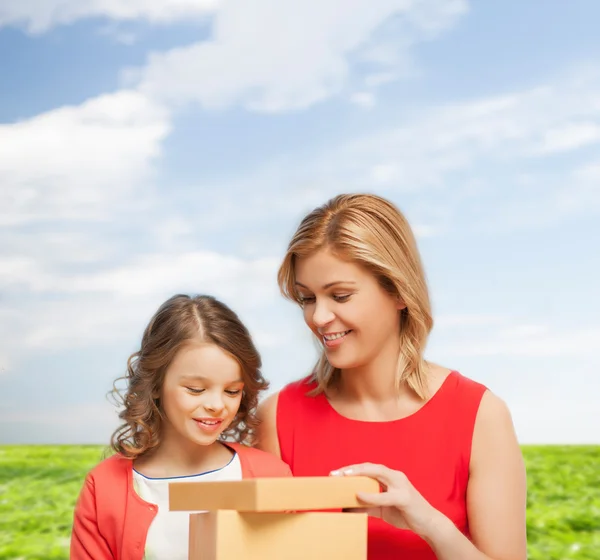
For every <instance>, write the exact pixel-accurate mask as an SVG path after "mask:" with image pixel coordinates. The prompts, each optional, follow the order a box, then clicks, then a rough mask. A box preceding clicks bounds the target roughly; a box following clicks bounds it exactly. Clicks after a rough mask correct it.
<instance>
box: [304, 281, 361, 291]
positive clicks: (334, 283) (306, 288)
mask: <svg viewBox="0 0 600 560" xmlns="http://www.w3.org/2000/svg"><path fill="white" fill-rule="evenodd" d="M338 284H354V285H356V282H353V281H352V280H336V281H335V282H329V283H327V284H325V285H324V286H323V289H324V290H326V289H327V288H331V287H332V286H336V285H338ZM296 286H300V287H301V288H304V289H305V290H309V289H310V288H309V287H308V286H305V285H304V284H301V283H300V282H296Z"/></svg>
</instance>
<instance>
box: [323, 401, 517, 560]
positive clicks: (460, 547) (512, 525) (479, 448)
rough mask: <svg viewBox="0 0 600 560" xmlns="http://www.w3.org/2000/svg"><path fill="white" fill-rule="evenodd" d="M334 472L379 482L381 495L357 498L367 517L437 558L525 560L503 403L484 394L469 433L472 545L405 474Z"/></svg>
mask: <svg viewBox="0 0 600 560" xmlns="http://www.w3.org/2000/svg"><path fill="white" fill-rule="evenodd" d="M335 474H346V475H347V474H352V475H366V476H371V477H373V478H376V479H377V480H379V481H380V482H381V483H382V484H383V485H384V487H385V488H384V489H385V491H384V492H382V493H381V494H365V495H359V498H360V499H361V501H363V502H364V503H365V505H366V506H367V507H366V509H367V511H368V513H369V514H371V515H375V516H377V517H381V518H382V519H384V520H385V521H387V522H388V523H391V524H393V525H395V526H397V527H400V528H405V529H411V530H412V531H414V532H415V533H417V534H418V535H420V536H421V537H422V538H423V539H425V540H426V541H427V542H428V543H429V545H430V546H431V548H432V549H433V551H434V552H435V554H436V557H437V558H438V560H526V559H527V538H526V523H525V510H526V494H527V490H526V477H525V467H524V464H523V458H522V455H521V450H520V448H519V445H518V442H517V438H516V435H515V432H514V428H513V424H512V420H511V417H510V413H509V412H508V409H507V407H506V405H505V404H504V403H503V402H502V401H501V400H500V399H499V398H498V397H496V396H495V395H493V394H492V393H490V392H486V394H485V395H484V397H483V399H482V401H481V405H480V408H479V412H478V415H477V420H476V424H475V431H474V434H473V444H472V450H471V465H470V476H469V483H468V488H467V514H468V521H469V531H470V533H471V538H472V542H471V541H470V540H469V539H467V537H466V536H465V535H463V534H462V533H461V532H460V531H459V529H458V528H457V527H456V526H455V525H454V524H453V523H452V521H451V520H450V519H449V518H448V517H446V516H445V515H443V514H442V513H441V512H440V511H438V510H436V509H435V508H433V507H432V506H431V505H430V504H429V503H428V502H427V501H426V500H425V498H423V496H422V495H421V494H420V493H419V492H418V491H417V490H416V489H415V487H414V486H413V485H412V484H411V482H410V481H409V480H408V478H407V477H406V475H405V474H404V473H401V472H398V471H393V470H391V469H388V468H387V467H383V466H382V465H370V464H364V465H352V466H350V467H345V468H343V469H340V470H339V471H336V472H335Z"/></svg>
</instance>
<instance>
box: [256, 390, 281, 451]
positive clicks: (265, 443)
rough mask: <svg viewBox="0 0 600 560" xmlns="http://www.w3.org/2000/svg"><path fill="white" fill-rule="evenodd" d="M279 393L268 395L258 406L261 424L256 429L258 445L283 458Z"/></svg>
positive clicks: (259, 447)
mask: <svg viewBox="0 0 600 560" xmlns="http://www.w3.org/2000/svg"><path fill="white" fill-rule="evenodd" d="M278 401H279V393H275V394H273V395H270V396H269V397H267V398H266V399H265V400H264V401H263V402H262V403H261V404H260V405H259V407H258V411H257V416H258V420H259V422H260V423H259V425H258V428H257V430H256V447H258V449H262V450H263V451H266V452H268V453H271V454H273V455H275V456H276V457H279V458H281V449H280V448H279V437H278V435H277V403H278Z"/></svg>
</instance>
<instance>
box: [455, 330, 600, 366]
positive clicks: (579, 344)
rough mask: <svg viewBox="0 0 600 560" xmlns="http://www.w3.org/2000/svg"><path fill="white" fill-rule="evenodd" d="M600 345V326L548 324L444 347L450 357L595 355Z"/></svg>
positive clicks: (470, 339)
mask: <svg viewBox="0 0 600 560" xmlns="http://www.w3.org/2000/svg"><path fill="white" fill-rule="evenodd" d="M597 348H600V328H597V327H589V328H581V329H576V330H569V331H565V332H557V331H552V330H551V329H550V328H549V327H547V326H545V325H530V324H527V325H514V326H512V327H511V328H504V329H501V330H500V331H497V332H495V333H491V334H488V335H487V336H484V337H482V336H473V337H469V340H468V342H459V343H458V344H454V345H452V346H448V347H446V348H445V349H443V353H444V354H445V355H448V356H462V357H469V356H504V357H507V356H529V357H540V358H544V357H560V356H572V357H582V356H595V355H596V354H597Z"/></svg>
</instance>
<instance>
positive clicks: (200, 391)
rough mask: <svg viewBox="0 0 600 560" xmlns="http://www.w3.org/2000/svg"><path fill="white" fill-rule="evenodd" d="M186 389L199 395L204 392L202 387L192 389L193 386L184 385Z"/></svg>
mask: <svg viewBox="0 0 600 560" xmlns="http://www.w3.org/2000/svg"><path fill="white" fill-rule="evenodd" d="M186 389H187V390H188V391H189V392H190V393H192V395H199V394H200V393H203V392H204V389H194V388H193V387H186Z"/></svg>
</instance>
